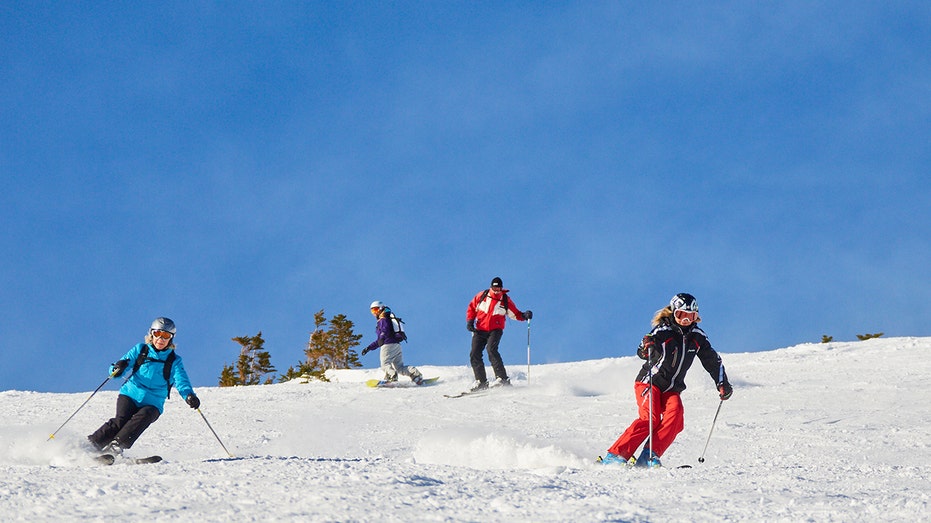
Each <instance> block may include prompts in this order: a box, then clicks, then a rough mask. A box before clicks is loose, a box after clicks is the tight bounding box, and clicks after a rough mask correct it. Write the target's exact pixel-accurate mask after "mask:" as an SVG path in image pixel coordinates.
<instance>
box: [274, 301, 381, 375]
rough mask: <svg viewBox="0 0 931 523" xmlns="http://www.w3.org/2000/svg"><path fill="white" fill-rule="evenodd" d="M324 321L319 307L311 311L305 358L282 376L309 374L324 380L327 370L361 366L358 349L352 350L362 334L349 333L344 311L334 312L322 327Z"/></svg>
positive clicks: (349, 324) (349, 323) (324, 317)
mask: <svg viewBox="0 0 931 523" xmlns="http://www.w3.org/2000/svg"><path fill="white" fill-rule="evenodd" d="M326 324H327V320H326V314H325V313H324V311H323V309H320V311H318V312H316V313H314V330H313V332H312V333H311V334H310V340H309V341H308V342H307V348H306V349H305V350H304V355H305V356H306V359H305V361H304V362H303V363H301V364H299V365H298V368H297V369H296V370H295V369H294V368H293V367H291V368H289V369H288V372H287V373H286V376H291V377H297V376H303V375H309V376H311V377H313V378H316V379H319V380H322V381H328V380H327V377H326V371H327V370H330V369H351V368H355V367H361V366H362V364H361V363H360V362H359V355H358V353H356V351H355V350H353V347H356V346H358V345H359V340H360V339H362V335H361V334H355V333H353V331H352V327H353V323H352V321H351V320H349V319H348V318H346V315H345V314H337V315H336V316H333V318H332V319H331V320H330V321H329V328H328V329H326V330H324V327H325V326H326ZM289 379H290V378H289Z"/></svg>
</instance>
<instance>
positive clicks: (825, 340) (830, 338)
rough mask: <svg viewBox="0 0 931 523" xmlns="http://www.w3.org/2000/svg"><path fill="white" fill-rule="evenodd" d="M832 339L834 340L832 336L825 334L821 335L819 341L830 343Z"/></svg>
mask: <svg viewBox="0 0 931 523" xmlns="http://www.w3.org/2000/svg"><path fill="white" fill-rule="evenodd" d="M832 341H834V336H828V335H827V334H824V335H822V336H821V343H831V342H832Z"/></svg>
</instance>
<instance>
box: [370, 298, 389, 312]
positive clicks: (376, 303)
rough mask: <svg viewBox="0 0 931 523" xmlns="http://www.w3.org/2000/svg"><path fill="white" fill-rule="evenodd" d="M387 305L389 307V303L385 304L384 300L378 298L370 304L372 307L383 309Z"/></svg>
mask: <svg viewBox="0 0 931 523" xmlns="http://www.w3.org/2000/svg"><path fill="white" fill-rule="evenodd" d="M387 307H388V306H387V305H385V304H384V303H383V302H381V301H378V300H375V301H373V302H372V304H371V305H369V308H370V309H378V310H382V309H385V308H387Z"/></svg>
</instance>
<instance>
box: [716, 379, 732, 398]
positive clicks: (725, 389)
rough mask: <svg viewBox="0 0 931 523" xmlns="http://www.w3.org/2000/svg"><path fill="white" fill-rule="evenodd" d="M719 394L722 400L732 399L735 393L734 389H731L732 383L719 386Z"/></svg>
mask: <svg viewBox="0 0 931 523" xmlns="http://www.w3.org/2000/svg"><path fill="white" fill-rule="evenodd" d="M718 393H719V395H720V396H721V399H722V400H726V399H728V398H730V397H731V394H733V393H734V389H733V388H732V387H731V384H730V383H728V382H726V381H725V382H724V383H722V384H720V385H718Z"/></svg>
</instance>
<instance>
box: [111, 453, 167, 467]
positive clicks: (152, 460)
mask: <svg viewBox="0 0 931 523" xmlns="http://www.w3.org/2000/svg"><path fill="white" fill-rule="evenodd" d="M161 460H162V457H161V456H147V457H145V458H125V459H120V462H121V463H129V464H133V465H142V464H146V463H158V462H159V461H161ZM94 461H96V462H98V463H101V464H103V465H113V464H114V463H116V456H114V455H113V454H101V455H99V456H95V457H94Z"/></svg>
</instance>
